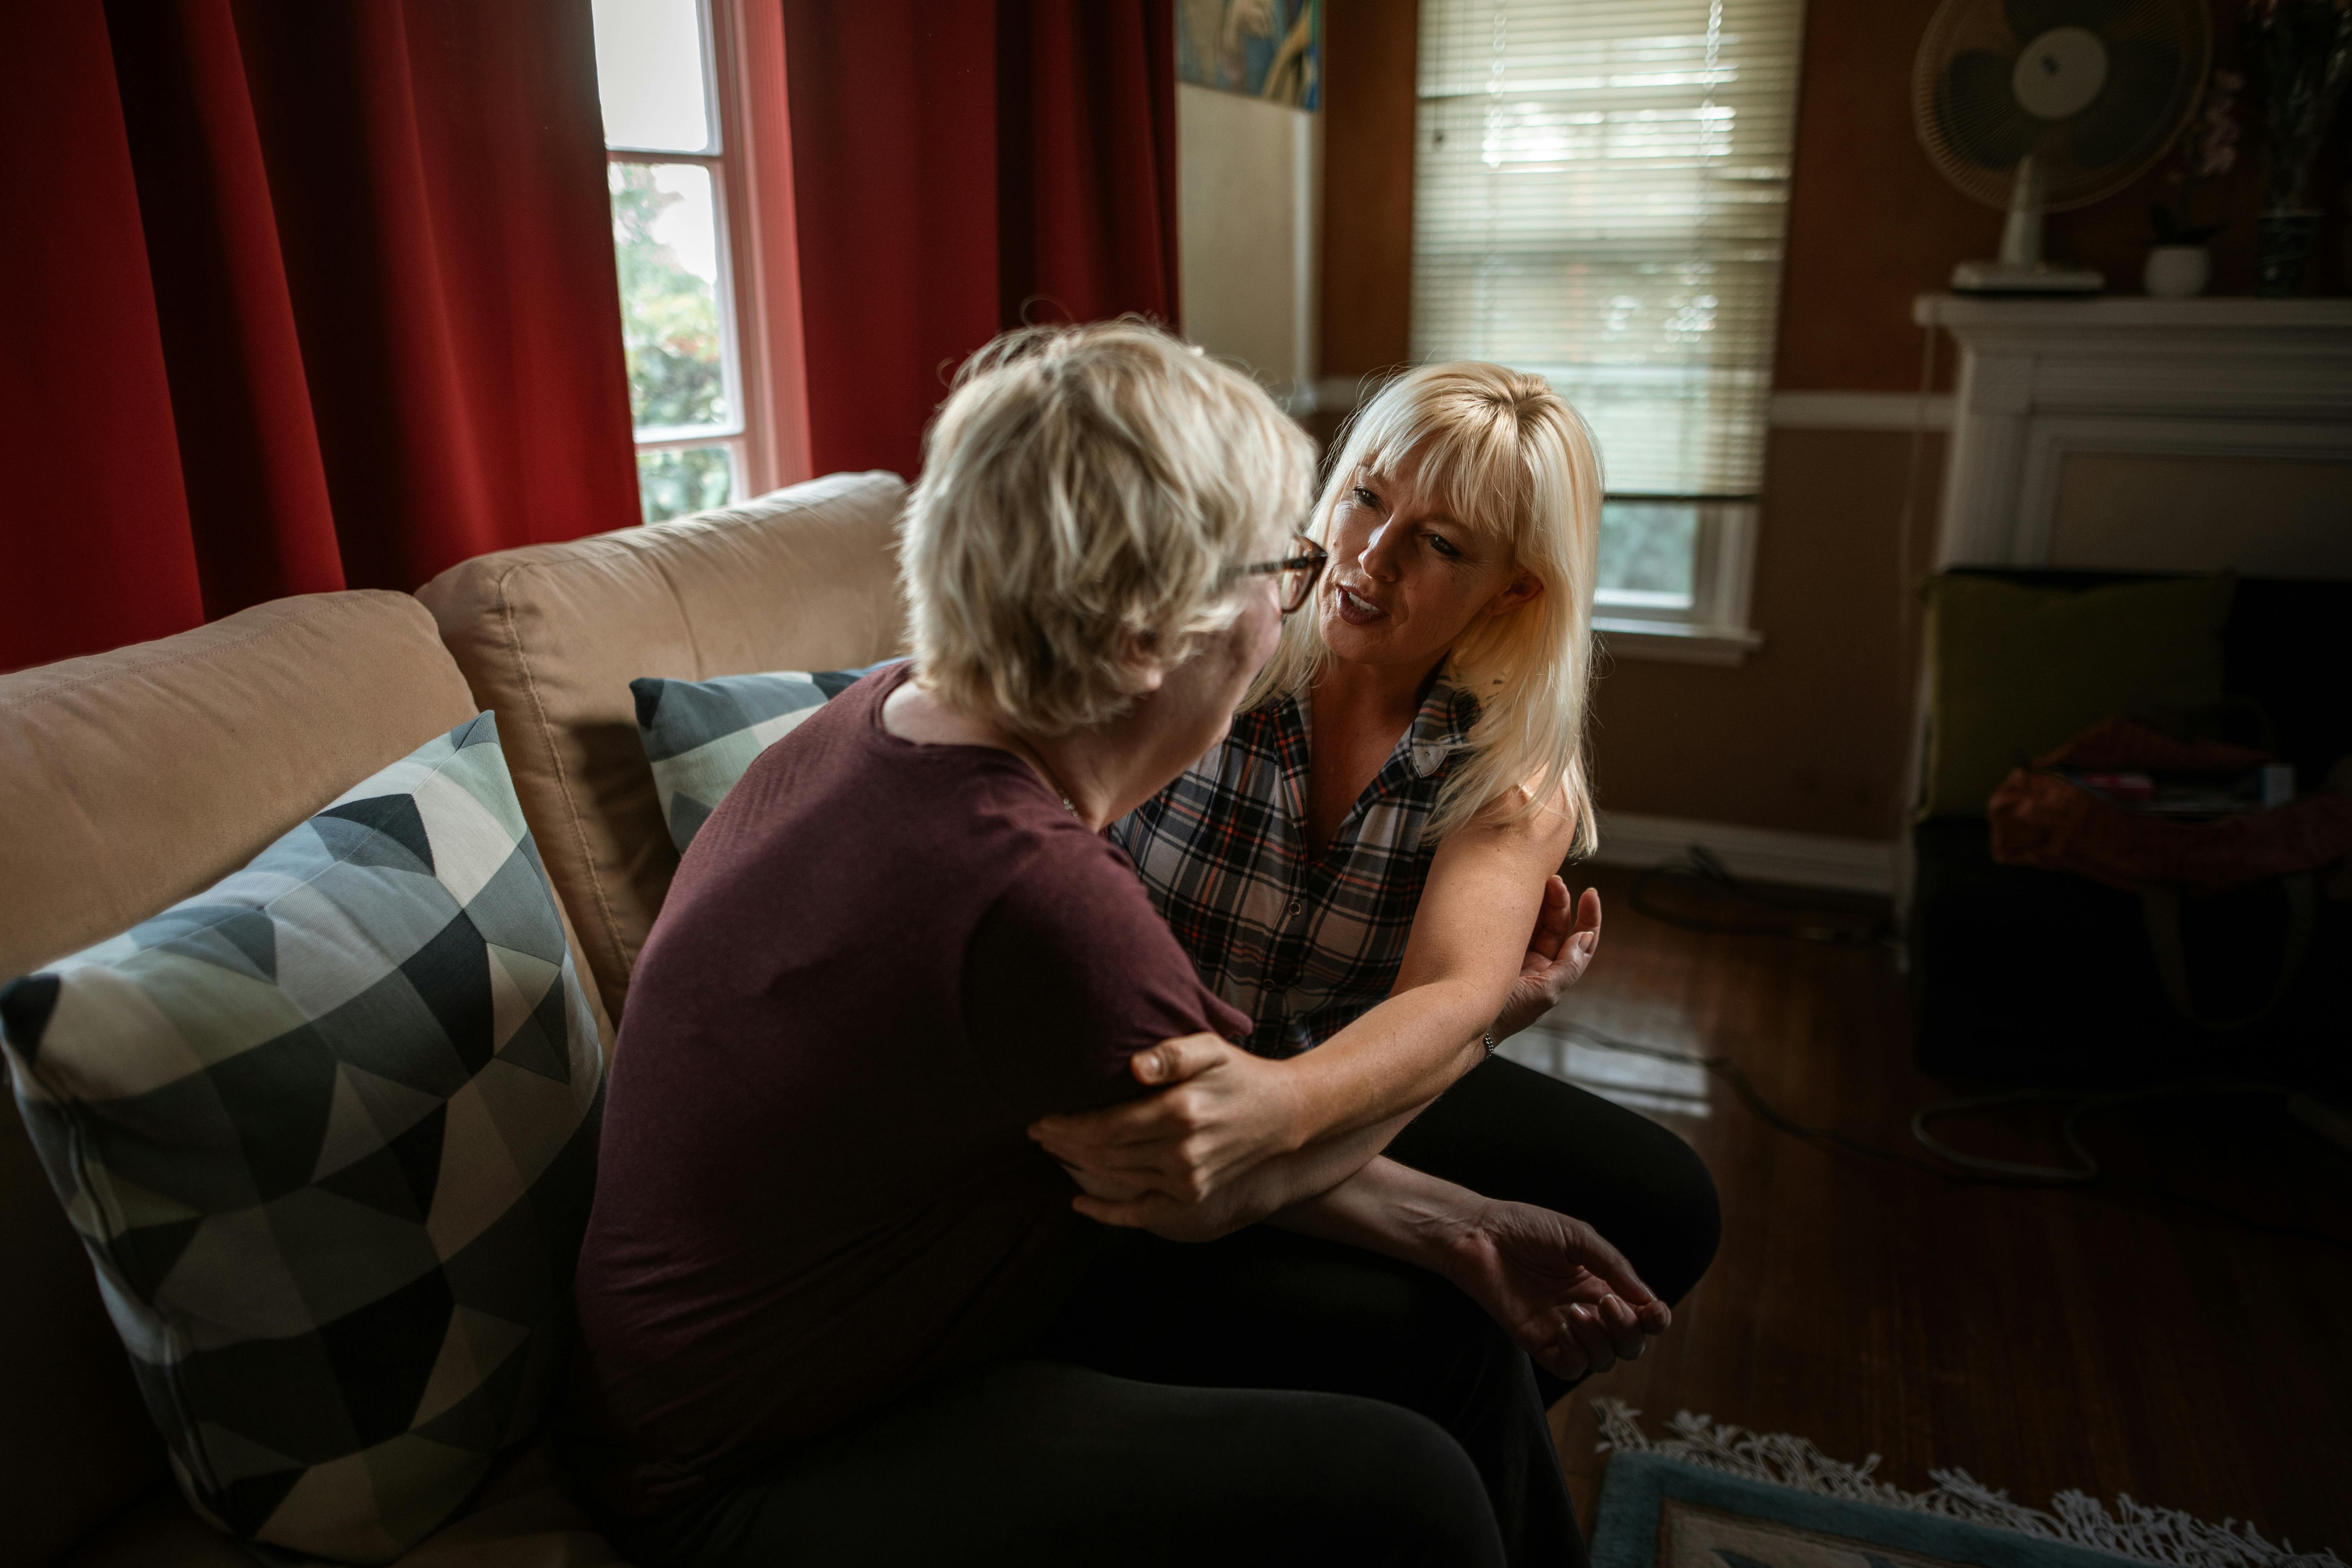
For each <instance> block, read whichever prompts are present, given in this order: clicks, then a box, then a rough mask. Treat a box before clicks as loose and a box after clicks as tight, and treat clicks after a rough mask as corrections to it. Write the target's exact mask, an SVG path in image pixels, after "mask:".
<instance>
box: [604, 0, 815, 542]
mask: <svg viewBox="0 0 2352 1568" xmlns="http://www.w3.org/2000/svg"><path fill="white" fill-rule="evenodd" d="M741 9H742V11H743V15H742V16H736V15H734V12H735V10H736V7H735V6H734V5H732V4H731V3H730V0H593V13H594V17H595V28H596V84H597V93H598V96H599V98H600V99H601V100H602V101H603V105H604V145H605V149H606V153H605V158H606V174H607V180H608V185H609V188H610V190H611V193H612V201H613V249H614V260H615V261H616V263H617V264H618V269H619V273H620V285H621V336H622V342H623V344H624V346H625V349H626V351H627V355H628V367H629V409H630V415H631V420H632V423H633V424H634V425H635V439H636V448H637V499H638V503H639V507H640V510H642V512H643V514H644V518H645V521H647V522H656V521H661V520H662V519H664V518H670V517H679V516H683V515H685V514H686V513H688V512H694V511H700V510H704V509H706V508H709V507H715V506H725V505H728V504H730V502H734V501H738V500H744V499H747V498H748V497H750V496H751V495H753V494H756V493H758V492H759V491H761V490H763V489H768V488H770V487H772V486H773V485H775V484H777V483H781V482H782V481H783V480H784V479H787V478H796V477H799V476H798V475H797V474H795V473H792V472H790V470H792V469H793V468H795V467H804V463H801V464H796V463H795V461H794V458H795V454H794V453H793V450H791V445H792V442H791V432H790V429H789V426H788V424H787V420H788V419H789V417H790V416H793V414H795V413H796V412H797V411H796V410H793V409H782V408H778V407H776V406H774V405H775V404H776V403H777V402H778V398H777V396H776V395H775V392H774V389H775V388H777V387H779V386H786V387H788V386H789V385H790V382H789V381H788V380H787V379H786V378H784V377H782V376H774V375H771V374H767V373H768V372H769V371H771V370H772V368H773V366H772V362H773V361H774V360H775V359H777V358H779V357H782V355H780V353H779V352H778V351H779V349H780V347H781V348H782V351H783V354H795V355H796V350H797V339H796V338H794V339H793V340H791V341H790V342H782V343H780V342H777V341H773V340H772V334H770V333H769V332H767V331H762V330H761V325H762V323H763V322H764V321H768V320H769V319H770V316H771V312H768V311H766V310H762V309H761V302H762V301H761V289H760V288H759V287H758V284H759V283H760V282H761V280H762V279H763V278H764V276H765V272H764V269H763V267H762V265H761V263H762V259H763V258H762V248H763V247H761V244H760V243H759V242H760V237H761V223H760V219H761V216H762V213H761V204H762V195H763V193H762V192H761V190H760V188H759V185H758V182H757V181H756V180H755V179H754V178H753V174H754V171H753V170H752V169H751V166H750V165H751V161H752V160H751V156H750V154H751V151H752V149H753V147H754V144H755V142H757V140H758V139H757V138H756V137H755V136H754V134H753V132H754V131H756V130H757V129H759V128H758V127H754V126H752V125H750V124H748V123H747V122H746V120H745V117H744V114H743V112H742V110H743V107H744V106H745V105H746V103H747V101H748V100H755V99H759V98H761V95H760V94H756V93H752V92H749V91H746V90H744V85H745V83H744V79H743V78H742V77H741V76H740V71H741V70H742V66H741V65H740V62H741V61H743V60H745V59H746V58H750V57H751V56H753V55H759V54H761V49H760V46H761V43H762V42H763V41H764V42H769V43H772V45H773V49H772V53H773V56H774V58H772V59H768V58H765V57H764V56H762V58H761V63H762V65H763V66H764V67H765V68H769V69H771V70H772V72H773V73H774V74H775V75H776V76H777V78H778V79H779V81H781V77H782V58H781V43H782V40H781V34H780V32H779V33H778V36H777V37H775V38H773V39H772V40H763V39H761V37H753V36H751V32H750V29H749V28H748V27H747V28H746V29H745V31H744V32H742V33H740V34H739V33H736V32H732V31H730V24H750V25H751V26H758V25H760V24H762V23H765V22H767V21H769V20H770V18H768V17H766V16H764V15H756V16H755V13H761V12H762V8H761V7H759V6H756V5H754V6H746V7H742V8H741ZM775 20H776V26H777V27H778V28H780V27H781V20H780V18H778V19H775ZM767 96H768V97H769V98H771V99H773V100H774V101H776V102H777V103H780V102H781V98H780V95H777V94H771V95H767ZM778 130H779V132H781V128H778ZM777 161H778V162H781V159H779V160H777ZM785 199H786V200H787V202H788V200H789V197H788V196H787V197H786V198H785ZM787 232H788V231H787ZM794 368H797V367H796V365H795V366H794ZM804 444H805V443H804V439H803V446H804Z"/></svg>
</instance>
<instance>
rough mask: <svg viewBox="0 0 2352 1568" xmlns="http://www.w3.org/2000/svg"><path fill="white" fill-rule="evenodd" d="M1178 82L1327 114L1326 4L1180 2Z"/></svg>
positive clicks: (1299, 0)
mask: <svg viewBox="0 0 2352 1568" xmlns="http://www.w3.org/2000/svg"><path fill="white" fill-rule="evenodd" d="M1176 79H1177V80H1179V81H1187V82H1191V83H1192V84H1193V85H1194V86H1196V87H1210V88H1215V89H1217V90H1219V91H1220V92H1237V93H1240V94H1242V95H1243V96H1244V97H1246V98H1260V99H1264V100H1266V101H1267V102H1269V103H1281V104H1287V105H1288V106H1289V107H1291V108H1293V109H1304V110H1310V111H1311V110H1318V109H1320V108H1321V107H1322V89H1323V0H1177V5H1176Z"/></svg>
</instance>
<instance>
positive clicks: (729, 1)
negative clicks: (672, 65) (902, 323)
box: [604, 0, 806, 506]
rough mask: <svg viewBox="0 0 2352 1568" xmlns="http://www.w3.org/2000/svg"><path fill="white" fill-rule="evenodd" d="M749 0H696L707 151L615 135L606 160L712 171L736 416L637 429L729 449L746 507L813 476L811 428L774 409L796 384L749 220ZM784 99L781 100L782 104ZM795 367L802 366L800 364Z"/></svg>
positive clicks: (653, 445) (676, 444)
mask: <svg viewBox="0 0 2352 1568" xmlns="http://www.w3.org/2000/svg"><path fill="white" fill-rule="evenodd" d="M751 9H753V8H752V7H745V6H743V5H741V4H740V0H695V21H696V26H697V27H698V30H699V32H700V37H701V46H702V84H703V114H704V118H705V121H706V122H707V124H708V127H709V141H708V142H707V143H706V148H707V150H706V151H704V152H701V153H673V152H667V151H662V150H659V149H655V148H646V147H626V146H617V145H614V144H613V143H610V142H607V143H606V144H605V149H604V161H605V163H607V164H608V165H609V164H614V163H636V164H641V165H646V166H654V165H659V164H664V163H677V164H691V165H694V166H696V167H698V168H701V169H704V170H706V171H708V172H709V175H710V182H711V201H712V221H713V223H714V225H715V226H716V235H715V237H716V240H717V256H718V264H719V279H718V282H717V284H716V287H715V292H716V294H717V296H718V306H719V363H720V375H721V377H722V383H723V385H724V388H725V395H726V398H727V406H728V409H729V411H730V414H731V415H732V416H733V417H732V418H731V419H730V420H729V421H728V422H727V423H726V424H725V425H723V426H642V427H633V428H632V430H631V432H630V435H631V437H632V442H633V444H634V446H635V450H636V451H637V452H638V453H646V452H661V451H679V450H687V449H692V448H696V447H725V448H726V450H727V463H728V474H729V479H728V487H729V490H730V497H729V500H727V502H726V503H725V504H726V505H729V506H740V505H742V504H743V503H744V502H745V501H748V500H751V498H753V497H754V496H757V495H760V494H762V493H764V492H765V491H768V490H771V489H774V488H776V487H777V486H778V485H781V484H786V483H790V482H791V481H792V480H793V479H800V478H804V477H806V476H805V474H804V473H802V472H799V471H797V470H800V469H803V468H805V467H806V453H805V451H804V450H800V449H795V447H804V446H805V435H804V434H803V435H802V438H801V440H800V441H799V442H798V443H795V442H794V440H793V432H792V431H790V430H787V429H786V428H785V427H784V426H785V424H786V416H788V415H790V414H792V413H794V412H796V411H795V410H789V409H784V408H779V407H773V406H771V403H772V401H773V400H774V399H775V398H777V397H779V396H782V395H786V394H788V393H789V391H790V390H791V388H790V387H789V386H784V385H782V384H781V383H782V379H783V378H782V377H780V376H779V375H778V374H776V371H777V368H778V367H776V366H774V365H772V364H771V363H769V361H770V359H771V357H772V354H773V352H774V349H775V345H774V344H772V342H770V341H769V336H770V334H769V332H768V331H765V330H763V329H764V328H765V326H766V324H767V321H768V318H769V316H770V315H771V313H772V312H771V310H768V309H763V308H762V307H763V306H765V305H771V304H773V303H774V302H773V301H766V300H761V298H760V297H759V296H760V294H761V282H762V281H763V279H764V278H765V272H764V269H763V268H762V267H761V260H762V258H761V255H760V247H759V236H758V234H757V232H756V225H755V224H754V223H752V222H750V221H746V219H747V217H748V216H750V215H752V214H753V213H754V212H755V210H756V209H755V206H754V203H755V201H756V194H755V193H754V192H753V191H752V189H751V174H750V172H749V169H748V164H749V163H750V159H749V157H748V156H747V152H748V150H749V149H750V148H751V146H752V143H753V141H754V138H753V135H752V127H751V124H750V123H749V117H750V112H751V100H753V98H754V96H755V95H754V94H753V93H752V92H751V89H750V84H749V83H748V82H746V80H745V79H744V76H745V71H746V68H747V58H746V57H747V56H748V55H750V54H751V53H753V52H754V51H755V50H756V49H757V47H758V44H757V41H756V40H753V39H751V38H749V37H747V36H746V34H747V24H757V23H759V22H764V21H766V20H767V18H765V17H753V16H751V15H750V11H751ZM781 101H782V100H781V98H778V99H777V102H778V103H779V104H781ZM793 369H794V370H795V371H796V370H797V365H796V364H795V365H794V366H793Z"/></svg>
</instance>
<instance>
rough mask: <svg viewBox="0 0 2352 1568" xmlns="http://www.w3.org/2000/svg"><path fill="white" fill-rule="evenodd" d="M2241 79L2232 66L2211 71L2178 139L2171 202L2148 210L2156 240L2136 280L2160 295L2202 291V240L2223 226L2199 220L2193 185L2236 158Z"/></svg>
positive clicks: (2206, 266) (2205, 269)
mask: <svg viewBox="0 0 2352 1568" xmlns="http://www.w3.org/2000/svg"><path fill="white" fill-rule="evenodd" d="M2245 85H2246V79H2245V78H2243V77H2242V76H2240V75H2239V74H2238V73H2237V72H2236V71H2215V72H2214V73H2213V81H2212V85H2211V86H2210V88H2208V89H2206V93H2205V104H2204V107H2203V108H2202V109H2200V110H2198V114H2197V118H2196V119H2195V120H2193V121H2189V133H2188V134H2187V135H2185V136H2183V137H2182V138H2181V139H2180V161H2179V166H2178V167H2176V168H2175V169H2174V170H2173V171H2172V175H2171V178H2172V183H2173V184H2177V185H2179V187H2180V195H2179V197H2178V198H2177V200H2176V201H2175V203H2174V205H2172V206H2170V207H2168V206H2165V205H2162V204H2161V203H2159V204H2158V205H2155V206H2152V207H2150V208H2148V210H2147V216H2148V222H2149V223H2150V224H2151V225H2152V226H2154V227H2155V230H2156V244H2155V245H2154V246H2153V247H2150V248H2149V250H2148V253H2147V267H2146V268H2144V269H2143V270H2142V271H2141V273H2140V282H2141V284H2142V285H2143V286H2144V287H2145V288H2146V289H2147V291H2148V292H2149V293H2150V294H2153V295H2155V296H2156V297H2157V298H2158V299H2161V300H2185V299H2187V298H2188V297H2189V296H2190V295H2191V294H2201V293H2203V292H2204V291H2205V279H2207V277H2208V276H2210V272H2211V270H2212V260H2211V258H2210V256H2208V255H2207V253H2206V250H2205V246H2206V242H2207V241H2209V240H2210V239H2211V238H2212V237H2214V236H2215V235H2217V234H2219V233H2221V229H2222V226H2221V224H2218V223H2199V222H2198V221H2197V216H2196V215H2197V185H2198V182H2199V181H2200V180H2207V179H2210V178H2212V177H2213V176H2215V175H2217V174H2228V173H2229V172H2230V171H2231V168H2233V167H2234V166H2235V165H2236V163H2237V162H2238V116H2237V104H2238V93H2239V90H2240V89H2242V88H2243V87H2244V86H2245Z"/></svg>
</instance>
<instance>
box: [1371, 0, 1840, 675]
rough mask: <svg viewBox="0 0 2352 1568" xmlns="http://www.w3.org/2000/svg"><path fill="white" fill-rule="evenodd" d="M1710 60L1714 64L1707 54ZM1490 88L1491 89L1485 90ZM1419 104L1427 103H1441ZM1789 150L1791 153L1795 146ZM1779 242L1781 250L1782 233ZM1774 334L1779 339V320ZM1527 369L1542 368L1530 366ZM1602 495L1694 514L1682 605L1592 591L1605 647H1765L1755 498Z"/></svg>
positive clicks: (1721, 650) (1687, 654)
mask: <svg viewBox="0 0 2352 1568" xmlns="http://www.w3.org/2000/svg"><path fill="white" fill-rule="evenodd" d="M1498 9H1499V8H1498ZM1720 16H1721V6H1720V4H1718V5H1717V7H1716V18H1717V19H1716V20H1715V21H1711V22H1710V32H1709V34H1708V40H1709V41H1708V47H1709V49H1710V51H1712V49H1713V47H1714V42H1713V40H1714V37H1715V36H1716V35H1715V31H1714V30H1713V29H1715V28H1717V27H1718V26H1720ZM1424 36H1426V35H1424ZM1708 63H1709V66H1710V68H1712V65H1713V55H1712V53H1711V52H1710V55H1709V61H1708ZM1792 64H1793V62H1792ZM1488 90H1489V91H1492V90H1495V89H1491V88H1490V89H1488ZM1422 101H1423V103H1424V104H1426V103H1429V102H1434V101H1440V100H1422ZM1417 119H1419V121H1420V123H1418V124H1416V127H1415V141H1416V145H1419V144H1420V143H1421V142H1422V139H1423V138H1424V137H1426V136H1428V135H1429V134H1430V133H1431V131H1430V126H1429V121H1428V119H1427V111H1426V110H1425V109H1424V110H1423V112H1422V113H1421V114H1420V115H1419V116H1417ZM1793 153H1794V147H1793V145H1792V146H1791V147H1790V155H1791V156H1793ZM1417 200H1418V193H1417ZM1784 221H1785V220H1784ZM1417 226H1418V225H1417ZM1781 244H1782V245H1783V247H1785V244H1786V241H1785V230H1784V237H1783V239H1782V241H1781ZM1419 248H1420V235H1419V233H1418V232H1416V235H1415V250H1416V253H1418V251H1419ZM1783 254H1784V255H1785V249H1784V252H1783ZM1774 336H1775V337H1776V338H1777V336H1778V331H1777V323H1776V326H1775V331H1774ZM1528 368H1531V369H1539V368H1540V367H1539V366H1534V365H1530V366H1529V367H1528ZM1350 401H1352V399H1351V400H1350ZM1757 418H1758V421H1759V426H1763V428H1759V431H1758V432H1757V436H1758V440H1759V444H1760V443H1762V442H1764V441H1767V440H1769V414H1768V412H1767V406H1766V405H1763V404H1759V408H1758V411H1757ZM1759 481H1760V476H1759ZM1607 500H1610V501H1623V502H1641V503H1644V504H1652V505H1654V504H1660V503H1664V504H1675V503H1680V504H1685V505H1688V506H1690V507H1691V508H1693V509H1694V510H1696V513H1697V517H1696V534H1695V538H1694V542H1693V561H1692V584H1691V587H1692V592H1691V595H1690V599H1689V602H1688V603H1687V604H1685V603H1683V602H1682V600H1681V596H1680V595H1675V596H1673V597H1672V598H1671V599H1669V598H1668V597H1667V596H1665V595H1654V596H1647V597H1645V596H1644V595H1638V594H1627V593H1622V592H1619V593H1612V592H1609V591H1606V590H1603V591H1600V592H1597V593H1596V594H1595V595H1594V603H1593V627H1594V629H1595V631H1596V632H1598V633H1600V634H1601V640H1602V642H1603V644H1604V646H1605V647H1607V648H1608V650H1609V651H1610V652H1612V653H1613V654H1615V655H1617V656H1619V657H1629V658H1650V659H1663V660H1670V661H1674V662H1678V663H1690V664H1710V665H1737V664H1739V663H1741V662H1743V661H1744V660H1745V659H1746V658H1747V657H1748V655H1749V654H1750V653H1752V652H1754V651H1755V650H1756V649H1757V648H1758V647H1761V646H1762V643H1763V640H1764V639H1763V637H1761V635H1759V633H1758V632H1757V631H1756V630H1754V629H1753V627H1752V626H1750V624H1749V623H1750V611H1751V599H1752V594H1753V589H1754V583H1755V566H1756V540H1757V534H1758V531H1759V529H1758V524H1759V514H1760V510H1761V509H1760V502H1759V496H1758V495H1755V494H1738V495H1731V494H1709V495H1692V496H1669V495H1657V494H1641V493H1633V492H1623V493H1613V494H1612V495H1610V496H1609V497H1608V498H1607Z"/></svg>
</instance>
